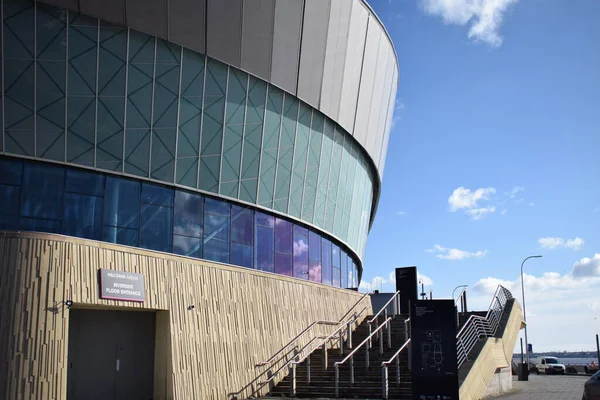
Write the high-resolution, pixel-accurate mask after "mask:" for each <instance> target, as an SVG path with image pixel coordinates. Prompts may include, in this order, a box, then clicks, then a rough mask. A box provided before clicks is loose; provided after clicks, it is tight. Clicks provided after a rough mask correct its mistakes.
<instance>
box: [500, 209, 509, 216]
mask: <svg viewBox="0 0 600 400" xmlns="http://www.w3.org/2000/svg"><path fill="white" fill-rule="evenodd" d="M507 212H508V210H506V209H504V210H502V211H501V212H500V214H502V215H506V213H507Z"/></svg>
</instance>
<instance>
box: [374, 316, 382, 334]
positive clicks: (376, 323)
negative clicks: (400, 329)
mask: <svg viewBox="0 0 600 400" xmlns="http://www.w3.org/2000/svg"><path fill="white" fill-rule="evenodd" d="M377 329H379V317H377V318H375V330H376V331H377V338H378V339H379V338H381V331H378V330H377Z"/></svg>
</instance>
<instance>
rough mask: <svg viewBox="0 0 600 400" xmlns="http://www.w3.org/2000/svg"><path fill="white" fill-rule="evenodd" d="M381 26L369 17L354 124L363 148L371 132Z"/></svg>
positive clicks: (355, 132) (356, 136)
mask: <svg viewBox="0 0 600 400" xmlns="http://www.w3.org/2000/svg"><path fill="white" fill-rule="evenodd" d="M382 36H383V34H382V32H381V29H380V28H379V25H378V24H377V22H376V21H375V20H374V18H373V17H372V16H369V29H368V30H367V43H366V45H365V56H364V63H363V67H362V72H361V76H360V91H359V93H358V104H357V106H356V123H355V124H354V132H353V134H354V137H355V138H356V140H358V143H360V144H362V145H363V147H364V146H365V143H366V141H367V132H368V130H369V115H370V111H371V101H372V97H373V84H374V82H375V74H376V71H377V56H378V54H379V44H380V43H381V39H382Z"/></svg>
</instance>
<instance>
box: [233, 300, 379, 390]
mask: <svg viewBox="0 0 600 400" xmlns="http://www.w3.org/2000/svg"><path fill="white" fill-rule="evenodd" d="M370 294H371V292H367V293H365V294H363V296H361V298H360V299H359V300H358V301H356V303H354V304H353V305H352V307H350V309H349V310H348V311H347V312H346V314H344V315H343V316H342V317H341V318H340V320H339V321H337V322H335V321H315V322H313V323H311V324H310V325H309V326H308V327H307V328H305V329H304V330H303V331H302V332H300V333H299V334H298V335H296V336H295V337H294V338H293V339H292V340H290V341H289V342H288V343H287V344H286V345H284V346H283V347H282V348H281V349H280V350H278V351H277V352H276V353H275V354H274V355H273V356H271V357H270V358H269V359H268V360H266V361H263V362H261V363H259V364H256V365H255V368H259V367H264V366H267V365H269V366H270V367H269V368H265V369H264V370H263V371H262V372H260V373H258V375H257V376H256V377H255V378H254V379H253V380H252V381H251V382H250V383H248V384H247V385H246V386H244V387H243V388H242V389H240V390H239V391H237V392H232V393H229V394H228V395H227V396H228V398H230V399H237V396H239V395H240V394H241V393H243V392H244V391H246V390H247V389H248V388H252V387H253V385H254V384H255V383H256V382H258V381H259V379H260V378H261V377H262V376H263V375H265V374H266V373H268V372H270V368H271V367H273V365H274V364H276V363H279V362H281V361H282V360H283V359H284V358H285V357H286V356H287V355H288V354H290V350H291V348H292V346H293V345H295V346H296V347H295V348H293V350H294V351H295V352H296V353H295V355H294V357H293V358H292V359H290V360H288V361H287V362H285V363H284V365H283V366H282V367H280V368H278V369H277V370H276V371H275V372H274V373H272V374H271V376H270V377H269V379H267V380H266V381H261V382H264V383H262V384H261V383H260V382H259V384H260V386H259V387H257V388H256V389H252V392H251V393H250V396H253V395H254V394H255V393H257V392H258V391H259V390H260V389H262V388H263V387H264V385H266V384H267V383H269V382H271V381H272V380H273V379H274V378H275V377H276V376H277V374H278V373H279V372H281V371H282V370H283V369H284V368H285V367H288V366H289V365H290V363H291V362H293V361H294V360H296V359H297V357H298V354H302V352H303V351H304V350H305V349H306V348H307V347H308V346H309V345H310V344H311V343H313V342H314V341H315V340H319V339H324V338H325V336H323V335H321V336H316V337H313V338H312V339H310V340H309V341H308V343H307V344H306V345H304V346H303V347H302V349H300V351H298V350H297V346H298V343H297V342H298V341H299V340H300V338H301V337H302V336H303V335H305V334H306V333H307V332H309V331H310V330H311V329H312V328H314V327H315V326H317V325H339V324H343V323H344V320H345V319H346V317H347V316H348V315H349V314H351V313H352V311H353V310H354V309H355V308H356V307H357V306H358V305H359V304H360V303H361V302H362V301H363V300H364V299H365V298H367V296H369V295H370ZM367 308H368V307H366V306H365V307H364V308H363V309H362V310H361V312H360V313H359V314H358V315H360V314H362V313H363V312H364V310H365V309H367ZM355 314H356V313H355ZM350 335H351V333H350ZM286 351H287V353H286ZM282 353H285V355H284V356H282V357H280V358H278V357H279V356H280V355H282Z"/></svg>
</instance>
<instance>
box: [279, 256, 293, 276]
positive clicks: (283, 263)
mask: <svg viewBox="0 0 600 400" xmlns="http://www.w3.org/2000/svg"><path fill="white" fill-rule="evenodd" d="M275 272H276V273H278V274H281V275H287V276H292V255H291V254H282V253H277V252H276V253H275Z"/></svg>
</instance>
